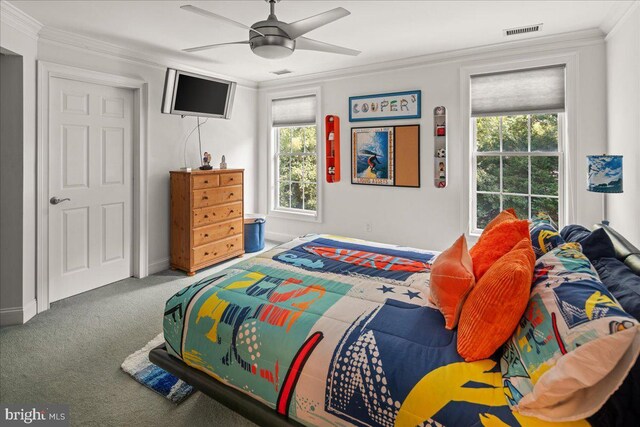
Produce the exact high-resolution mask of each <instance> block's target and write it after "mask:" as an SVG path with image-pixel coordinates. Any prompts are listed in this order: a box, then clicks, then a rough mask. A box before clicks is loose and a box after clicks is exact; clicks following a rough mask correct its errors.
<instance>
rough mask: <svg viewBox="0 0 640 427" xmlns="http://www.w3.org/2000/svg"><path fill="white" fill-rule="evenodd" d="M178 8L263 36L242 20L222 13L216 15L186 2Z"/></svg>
mask: <svg viewBox="0 0 640 427" xmlns="http://www.w3.org/2000/svg"><path fill="white" fill-rule="evenodd" d="M180 9H182V10H186V11H187V12H192V13H197V14H198V15H201V16H205V17H207V18H211V19H218V20H220V21H225V22H227V23H229V24H232V25H235V26H236V27H240V28H244V29H245V30H250V31H253V32H254V33H256V34H259V35H261V36H262V37H264V34H262V33H261V32H260V31H257V30H254V29H253V28H251V27H250V26H248V25H244V24H243V23H242V22H238V21H234V20H233V19H230V18H227V17H225V16H222V15H218V14H217V13H213V12H209V11H208V10H204V9H200V8H199V7H196V6H192V5H190V4H186V5H184V6H180Z"/></svg>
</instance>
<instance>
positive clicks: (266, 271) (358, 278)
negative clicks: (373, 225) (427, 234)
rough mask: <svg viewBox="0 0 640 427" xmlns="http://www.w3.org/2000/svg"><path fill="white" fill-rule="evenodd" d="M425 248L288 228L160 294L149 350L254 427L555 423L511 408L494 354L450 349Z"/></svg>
mask: <svg viewBox="0 0 640 427" xmlns="http://www.w3.org/2000/svg"><path fill="white" fill-rule="evenodd" d="M616 243H617V245H618V247H620V248H623V247H624V242H623V243H620V241H619V240H618V241H617V242H616ZM627 243H628V242H627ZM629 246H630V245H629ZM623 252H624V251H623ZM623 252H621V253H623ZM624 253H625V254H626V255H627V256H628V254H629V251H628V250H627V251H626V252H624ZM436 256H437V253H436V252H429V251H423V250H418V249H414V248H406V247H399V246H392V245H384V244H379V243H373V242H367V241H362V240H356V239H349V238H345V237H340V236H330V235H310V236H305V237H302V238H298V239H295V240H293V241H291V242H289V243H286V244H284V245H281V246H278V247H277V248H274V249H272V250H270V251H268V252H265V253H263V254H261V255H258V256H256V257H254V258H251V259H249V260H246V261H243V262H241V263H239V264H236V265H234V266H232V267H231V268H228V269H226V270H223V271H222V272H220V273H217V274H214V275H212V276H210V277H207V278H205V279H203V280H200V281H198V282H196V283H194V284H192V285H190V286H188V287H186V288H184V289H182V290H181V291H180V292H178V293H177V294H176V295H174V296H173V297H172V298H171V299H169V300H168V301H167V304H166V311H165V314H164V335H165V341H166V343H165V345H163V346H160V347H158V348H156V349H154V350H152V352H151V354H150V359H151V361H152V362H153V363H155V364H156V365H158V366H160V367H162V368H164V369H166V370H167V371H169V372H171V373H173V374H175V375H176V376H178V377H180V378H182V379H184V380H185V381H187V382H188V383H190V384H191V385H193V386H194V387H195V388H197V389H199V390H201V391H203V392H204V393H206V394H207V395H209V396H211V397H212V398H214V399H216V400H218V401H220V402H221V403H223V404H225V405H227V406H228V407H230V408H231V409H233V410H236V411H238V412H240V413H242V415H244V416H245V417H247V418H248V419H250V420H252V421H254V422H256V423H258V424H260V425H278V426H279V425H367V426H369V425H370V426H394V425H397V426H416V425H420V426H429V425H433V426H438V425H455V426H473V425H478V426H479V425H485V426H489V425H492V426H494V425H495V426H504V425H509V426H517V425H522V426H544V425H559V424H558V423H547V422H544V421H541V420H538V419H534V418H529V417H525V416H522V415H520V414H518V413H515V412H511V411H510V409H509V407H508V406H507V402H506V400H505V397H504V393H503V390H502V382H501V373H500V366H499V363H498V357H499V355H496V356H495V357H494V358H491V359H486V360H481V361H476V362H472V363H467V362H464V361H463V360H462V358H461V357H460V356H459V355H458V354H457V351H456V331H449V330H446V329H445V328H444V319H443V317H442V315H441V314H440V312H439V311H438V310H437V309H436V308H435V306H433V304H431V303H430V302H429V289H428V283H429V271H430V267H431V263H432V262H433V260H434V259H435V257H436ZM562 425H567V426H568V425H576V426H578V425H589V423H588V422H587V421H585V420H583V421H575V422H570V423H562Z"/></svg>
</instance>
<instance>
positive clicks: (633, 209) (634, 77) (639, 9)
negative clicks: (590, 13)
mask: <svg viewBox="0 0 640 427" xmlns="http://www.w3.org/2000/svg"><path fill="white" fill-rule="evenodd" d="M606 46H607V109H608V112H607V113H608V116H607V117H608V120H607V123H608V132H607V137H608V138H607V141H608V149H607V152H608V153H609V154H621V155H623V156H624V157H623V174H624V183H623V185H624V193H622V194H611V195H608V196H607V197H608V202H609V203H608V211H609V212H608V213H607V216H608V217H609V220H610V221H611V226H612V227H613V228H615V229H616V230H618V231H620V232H621V233H622V234H623V235H624V236H625V237H627V238H628V239H629V240H630V241H631V243H633V244H634V245H636V246H638V247H640V226H639V225H638V222H639V220H638V218H640V197H639V196H640V5H639V4H638V3H637V2H636V3H635V5H634V6H632V8H631V9H630V10H629V12H627V15H625V16H624V17H623V18H622V20H621V21H620V22H619V23H618V25H617V26H616V27H615V28H614V29H613V30H612V31H611V32H610V33H609V35H608V36H607V39H606Z"/></svg>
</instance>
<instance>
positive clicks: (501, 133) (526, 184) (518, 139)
mask: <svg viewBox="0 0 640 427" xmlns="http://www.w3.org/2000/svg"><path fill="white" fill-rule="evenodd" d="M564 74H565V69H564V66H552V67H544V68H534V69H527V70H517V71H512V72H501V73H491V74H480V75H472V76H471V116H472V122H473V123H472V124H473V159H472V169H473V170H472V188H471V194H472V203H473V206H472V214H473V217H472V228H473V230H472V231H475V232H479V231H481V230H482V229H483V228H484V227H485V226H486V224H487V223H488V222H489V221H490V220H491V218H493V217H494V216H495V215H496V214H497V213H498V212H500V211H501V210H503V209H507V208H513V209H515V211H516V213H517V215H518V217H519V218H531V217H532V216H534V215H535V214H536V213H538V212H541V211H543V212H546V213H548V214H549V215H550V216H551V217H552V218H553V220H554V221H556V223H558V224H561V223H562V222H563V212H562V207H563V198H564V194H563V188H564V178H563V170H564V156H563V151H564V150H563V140H564V138H563V134H564V128H565V124H564V111H565V76H564Z"/></svg>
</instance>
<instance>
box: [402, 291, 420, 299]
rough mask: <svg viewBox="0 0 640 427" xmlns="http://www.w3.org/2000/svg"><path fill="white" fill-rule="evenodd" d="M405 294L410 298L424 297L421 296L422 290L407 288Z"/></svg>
mask: <svg viewBox="0 0 640 427" xmlns="http://www.w3.org/2000/svg"><path fill="white" fill-rule="evenodd" d="M403 295H406V296H408V297H409V299H410V300H412V299H414V298H418V299H422V297H421V296H420V292H412V291H410V290H408V289H407V292H405V293H404V294H403Z"/></svg>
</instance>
